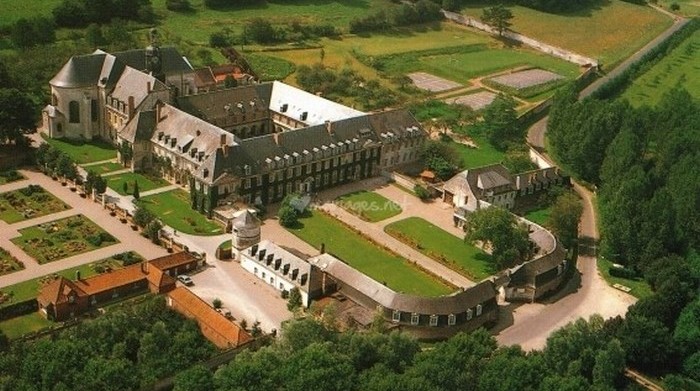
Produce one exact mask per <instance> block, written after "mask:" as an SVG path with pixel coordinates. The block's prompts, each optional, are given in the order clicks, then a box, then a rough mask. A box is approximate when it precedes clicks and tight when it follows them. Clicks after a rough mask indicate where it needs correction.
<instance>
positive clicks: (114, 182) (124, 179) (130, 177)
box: [105, 172, 170, 195]
mask: <svg viewBox="0 0 700 391" xmlns="http://www.w3.org/2000/svg"><path fill="white" fill-rule="evenodd" d="M105 179H106V180H107V186H108V187H109V188H110V189H112V190H114V191H116V192H117V193H119V194H120V195H129V194H133V192H134V186H135V185H134V184H135V183H138V184H139V194H143V192H145V191H149V190H153V189H157V188H159V187H163V186H167V185H169V184H170V183H168V181H166V180H165V179H162V178H156V177H152V176H145V175H143V174H139V173H135V172H127V173H124V174H116V175H110V176H108V177H106V178H105ZM125 184H126V190H127V191H124V185H125Z"/></svg>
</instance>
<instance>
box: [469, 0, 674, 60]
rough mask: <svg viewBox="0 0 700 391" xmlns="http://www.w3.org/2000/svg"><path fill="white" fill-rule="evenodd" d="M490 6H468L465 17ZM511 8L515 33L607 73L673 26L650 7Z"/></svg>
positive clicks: (616, 0) (613, 3)
mask: <svg viewBox="0 0 700 391" xmlns="http://www.w3.org/2000/svg"><path fill="white" fill-rule="evenodd" d="M490 5H491V3H486V2H484V3H481V4H478V5H475V4H468V5H465V7H464V8H463V11H462V13H463V14H465V15H469V16H473V17H477V18H478V17H480V16H481V14H482V12H483V9H484V8H485V7H487V6H490ZM508 7H509V8H510V9H511V11H512V12H513V15H514V16H515V17H514V18H513V20H512V23H513V26H512V27H511V29H512V30H513V31H516V32H518V33H521V34H524V35H527V36H529V37H532V38H535V39H538V40H541V41H542V42H545V43H548V44H550V45H554V46H558V47H561V48H564V49H568V50H571V51H573V52H576V53H579V54H582V55H585V56H588V57H591V58H594V59H597V60H598V61H599V62H600V63H601V64H603V67H604V68H605V69H610V68H612V67H613V66H614V65H615V64H617V63H619V62H620V61H622V60H623V59H625V58H627V57H629V56H630V55H631V54H632V53H634V52H635V51H637V50H638V49H639V48H641V47H642V46H644V45H645V44H646V43H647V42H649V41H650V40H651V39H652V38H654V37H655V36H656V35H658V34H659V33H660V32H661V31H663V30H664V29H666V28H667V27H669V26H670V25H671V23H672V20H671V18H669V17H668V16H666V15H664V14H662V13H660V12H658V11H656V10H654V9H652V8H651V7H647V6H641V5H635V4H631V3H626V2H624V1H621V0H610V1H606V2H601V3H600V4H599V5H594V6H593V7H592V8H590V9H588V10H582V11H579V12H574V13H569V14H551V13H545V12H541V11H537V10H533V9H530V8H526V7H521V6H517V5H511V4H509V5H508ZM622 21H624V22H622Z"/></svg>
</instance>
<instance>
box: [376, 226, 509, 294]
mask: <svg viewBox="0 0 700 391" xmlns="http://www.w3.org/2000/svg"><path fill="white" fill-rule="evenodd" d="M384 230H385V231H386V232H387V233H388V234H390V235H391V236H393V237H395V238H397V239H399V240H400V241H402V242H404V243H406V244H408V245H409V246H411V247H414V248H416V249H418V251H420V252H422V253H423V254H425V255H427V256H429V257H430V258H433V259H435V260H436V261H439V262H440V263H443V264H445V265H446V266H448V267H449V268H451V269H453V270H455V271H457V272H458V273H460V274H463V275H464V276H466V277H468V278H469V279H471V280H474V281H481V280H483V279H484V278H486V277H488V276H490V275H492V274H494V273H495V272H496V270H495V269H494V267H493V263H492V262H491V256H490V255H488V254H486V253H485V252H483V251H482V250H480V249H478V248H476V247H474V246H472V245H470V244H468V243H466V242H465V241H464V240H463V239H461V238H458V237H456V236H454V235H452V234H451V233H449V232H447V231H445V230H443V229H442V228H440V227H437V226H435V225H433V224H431V223H429V222H428V221H426V220H424V219H422V218H420V217H409V218H407V219H403V220H399V221H397V222H394V223H391V224H389V225H387V226H386V227H385V228H384Z"/></svg>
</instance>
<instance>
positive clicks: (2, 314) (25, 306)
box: [0, 299, 39, 321]
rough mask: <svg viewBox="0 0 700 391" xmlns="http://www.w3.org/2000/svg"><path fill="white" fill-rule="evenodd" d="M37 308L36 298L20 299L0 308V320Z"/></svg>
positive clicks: (36, 309)
mask: <svg viewBox="0 0 700 391" xmlns="http://www.w3.org/2000/svg"><path fill="white" fill-rule="evenodd" d="M38 310H39V302H38V301H36V299H29V300H25V301H20V302H18V303H14V304H10V305H8V306H7V307H2V308H0V321H3V320H8V319H12V318H16V317H18V316H22V315H26V314H30V313H32V312H36V311H38Z"/></svg>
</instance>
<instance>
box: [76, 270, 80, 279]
mask: <svg viewBox="0 0 700 391" xmlns="http://www.w3.org/2000/svg"><path fill="white" fill-rule="evenodd" d="M75 280H76V281H80V270H76V271H75Z"/></svg>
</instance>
